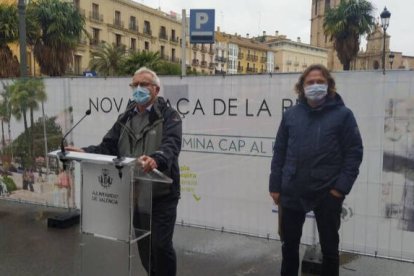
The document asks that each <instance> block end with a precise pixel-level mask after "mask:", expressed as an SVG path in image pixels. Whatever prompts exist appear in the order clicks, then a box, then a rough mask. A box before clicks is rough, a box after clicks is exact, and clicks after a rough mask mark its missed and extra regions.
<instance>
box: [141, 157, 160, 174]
mask: <svg viewBox="0 0 414 276" xmlns="http://www.w3.org/2000/svg"><path fill="white" fill-rule="evenodd" d="M137 162H138V166H139V167H140V168H141V169H142V170H143V171H144V172H145V173H149V172H150V171H152V170H154V169H156V168H157V167H158V165H157V162H155V160H154V159H153V158H151V157H149V156H147V155H142V156H140V157H139V158H138V159H137Z"/></svg>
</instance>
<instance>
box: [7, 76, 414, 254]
mask: <svg viewBox="0 0 414 276" xmlns="http://www.w3.org/2000/svg"><path fill="white" fill-rule="evenodd" d="M298 78H299V74H276V75H250V76H224V77H223V76H202V77H185V78H179V77H162V78H161V82H162V87H161V92H160V93H161V95H162V96H164V97H165V98H166V99H167V100H168V102H169V104H170V105H171V106H172V107H174V108H175V109H176V110H177V111H178V112H179V113H180V114H181V115H182V120H183V139H182V150H181V155H180V170H181V200H180V203H179V210H178V216H177V223H183V224H188V225H196V226H201V227H208V228H213V229H219V230H224V231H230V232H236V233H244V234H249V235H253V236H259V237H269V238H274V239H278V235H277V225H278V222H277V213H276V212H277V208H276V207H275V206H274V205H273V203H272V200H271V198H270V196H269V193H268V178H269V173H270V161H271V157H272V154H273V153H272V148H273V144H274V140H275V136H276V131H277V128H278V126H279V123H280V120H281V116H282V113H283V111H284V110H286V109H287V108H289V107H290V106H292V105H294V104H295V103H296V95H295V93H294V85H295V83H296V82H297V80H298ZM334 78H335V80H336V84H337V91H338V93H339V94H340V95H341V96H342V98H343V100H344V102H345V104H346V105H347V106H348V107H349V108H350V109H351V110H352V111H353V113H354V115H355V117H356V120H357V122H358V124H359V127H360V131H361V135H362V139H363V143H364V160H363V163H362V165H361V168H360V175H359V176H358V179H357V181H356V183H355V184H354V187H353V189H352V191H351V193H350V194H349V196H347V198H346V199H345V201H344V206H343V212H342V225H341V230H340V234H341V244H340V247H341V249H343V250H348V251H355V252H359V253H363V254H371V255H376V256H385V257H390V258H397V259H406V260H411V261H413V260H414V211H413V210H414V174H413V168H414V166H413V163H414V162H413V160H414V156H413V153H414V147H413V138H414V135H413V127H412V126H413V125H414V100H413V99H414V95H413V93H414V72H412V71H389V72H387V74H386V75H382V74H381V72H368V71H364V72H341V73H335V74H334ZM43 82H44V84H45V91H46V94H47V100H45V101H44V102H43V103H44V114H45V116H46V117H47V118H54V120H53V122H54V123H55V124H56V125H58V126H59V127H60V132H59V133H58V134H59V135H54V136H53V135H52V134H50V135H51V137H55V136H56V137H57V138H61V137H62V133H65V132H66V131H67V130H68V129H69V128H70V127H71V126H72V125H73V124H74V123H76V122H77V121H78V120H79V119H80V118H81V117H82V116H83V115H84V114H85V111H86V110H87V109H91V111H92V114H91V115H90V116H88V117H87V118H86V119H85V120H84V121H83V122H82V123H81V124H80V125H78V126H77V127H76V128H75V129H74V130H73V132H72V134H70V135H69V137H68V139H67V141H68V142H69V143H74V144H75V145H76V146H80V147H82V146H88V145H90V144H98V143H99V142H100V141H101V139H102V137H103V135H104V134H105V133H106V132H107V131H108V130H109V128H110V127H112V124H113V123H114V122H115V120H116V118H117V115H118V114H119V113H121V112H122V111H123V110H125V108H126V106H127V104H128V101H129V99H130V97H131V90H130V89H129V87H128V83H129V82H130V79H129V78H106V79H101V78H93V79H91V78H74V79H45V80H43ZM7 83H8V84H11V83H13V82H12V81H7ZM40 107H41V105H40V104H39V109H37V110H34V111H33V116H34V119H33V120H34V122H37V121H40V122H42V120H43V119H42V118H43V114H42V112H41V108H40ZM29 114H30V112H29V111H28V113H27V116H28V117H27V118H28V122H30V119H29V117H30V116H29ZM16 118H17V117H16V116H15V115H13V116H12V117H11V120H10V129H11V131H10V136H9V134H8V132H7V129H8V127H9V125H8V123H7V122H6V121H4V120H3V123H4V136H5V139H4V140H5V141H6V143H5V144H6V147H7V145H10V144H13V143H14V141H16V139H18V137H19V135H21V134H22V133H25V129H26V132H27V129H29V127H28V128H25V127H24V122H23V120H22V119H20V121H17V119H16ZM28 126H30V123H29V124H28ZM59 127H58V129H59ZM33 133H34V132H33ZM49 133H53V132H47V133H46V135H47V136H48V137H47V141H48V142H49V140H50V139H51V137H49ZM34 139H37V138H34ZM38 139H40V140H41V141H42V142H43V143H44V136H40V137H39V138H38ZM59 143H60V141H59V142H58V144H59ZM58 144H51V147H53V146H54V148H48V150H49V151H51V150H54V149H57V148H58ZM12 148H13V149H15V148H16V149H17V146H16V145H15V146H14V147H12ZM34 153H36V151H35V150H34ZM42 156H44V154H43V155H42V154H39V156H37V155H36V156H35V158H40V157H42ZM5 158H6V159H5ZM7 158H8V159H7ZM19 158H20V159H22V158H21V157H19ZM2 160H3V166H4V164H6V163H7V162H5V161H4V160H6V161H7V160H8V162H9V163H10V164H13V167H16V170H17V171H15V172H11V174H12V175H11V176H10V177H11V178H13V179H14V180H15V182H16V183H17V184H16V186H17V190H14V191H12V192H5V193H4V192H3V195H2V198H9V199H18V200H30V201H33V202H38V203H40V204H49V205H59V206H65V207H68V206H69V207H71V206H73V205H74V204H73V202H75V205H76V202H78V201H77V200H76V198H75V200H73V199H72V198H69V200H66V198H67V194H66V193H65V190H62V189H60V188H56V186H58V185H55V184H51V183H53V182H54V181H56V180H55V179H57V178H58V177H57V175H58V168H57V165H55V164H54V163H53V162H52V161H50V164H49V167H50V168H49V169H50V172H51V173H50V174H49V175H48V177H49V180H48V182H47V183H49V184H44V185H43V184H41V185H39V184H38V183H39V182H37V181H36V180H35V183H34V184H32V185H30V184H27V189H24V187H26V186H24V185H26V184H24V183H23V180H22V179H23V178H24V177H23V172H24V170H23V169H22V167H21V164H20V163H19V162H20V160H19V159H16V158H15V155H10V154H9V155H5V154H3V158H2ZM36 160H37V159H36ZM40 160H41V159H39V164H40V165H38V163H34V164H35V165H36V166H37V167H36V169H37V170H34V176H35V179H37V178H39V177H40V176H39V169H38V167H39V166H40V167H41V168H42V170H41V172H42V178H44V176H45V173H44V172H45V171H46V167H45V164H44V163H41V161H40ZM55 167H56V168H55ZM8 171H10V170H8ZM73 171H74V172H75V175H76V172H77V171H78V170H77V169H74V170H73ZM56 173H57V174H56ZM78 178H79V177H78ZM19 179H20V180H19ZM77 182H78V181H74V184H73V186H74V188H73V190H74V191H75V193H76V192H77V193H79V189H77V188H76V185H77V184H76V183H77ZM40 183H42V182H40ZM45 183H46V182H45ZM31 186H33V188H34V191H31ZM3 189H4V188H3ZM55 190H56V191H55ZM72 195H73V192H72V191H71V196H72ZM65 196H66V197H65ZM78 196H79V195H78ZM55 199H59V200H61V202H60V201H59V202H58V200H55ZM68 202H69V204H68ZM312 223H313V218H312V216H309V217H308V218H307V219H306V223H305V226H304V231H303V239H302V242H304V243H308V244H309V243H312V241H313V239H314V235H313V231H312V230H313V229H312V227H313V224H312Z"/></svg>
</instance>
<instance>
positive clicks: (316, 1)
mask: <svg viewBox="0 0 414 276" xmlns="http://www.w3.org/2000/svg"><path fill="white" fill-rule="evenodd" d="M318 2H319V0H315V15H318Z"/></svg>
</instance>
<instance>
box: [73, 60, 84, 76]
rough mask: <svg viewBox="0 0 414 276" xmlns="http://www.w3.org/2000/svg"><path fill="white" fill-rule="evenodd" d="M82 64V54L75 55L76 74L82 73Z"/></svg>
mask: <svg viewBox="0 0 414 276" xmlns="http://www.w3.org/2000/svg"><path fill="white" fill-rule="evenodd" d="M81 66H82V56H75V66H74V70H75V72H74V73H75V75H80V74H82V68H81Z"/></svg>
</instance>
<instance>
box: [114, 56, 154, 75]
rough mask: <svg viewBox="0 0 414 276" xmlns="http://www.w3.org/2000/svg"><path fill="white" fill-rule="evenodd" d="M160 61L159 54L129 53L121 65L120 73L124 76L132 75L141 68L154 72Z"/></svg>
mask: <svg viewBox="0 0 414 276" xmlns="http://www.w3.org/2000/svg"><path fill="white" fill-rule="evenodd" d="M160 61H161V57H160V53H159V52H149V51H142V52H131V53H130V54H129V55H128V57H127V58H126V60H125V62H124V64H123V65H122V72H123V73H124V74H126V75H133V74H134V73H135V71H136V70H137V69H139V68H140V67H142V66H145V67H147V68H149V69H153V70H155V69H156V67H157V65H158V64H159V63H160Z"/></svg>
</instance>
